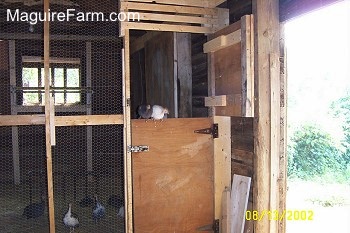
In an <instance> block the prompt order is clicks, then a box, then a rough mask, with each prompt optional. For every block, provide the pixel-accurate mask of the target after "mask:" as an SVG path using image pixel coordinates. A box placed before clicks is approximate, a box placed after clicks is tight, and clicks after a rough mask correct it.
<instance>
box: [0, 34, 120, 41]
mask: <svg viewBox="0 0 350 233" xmlns="http://www.w3.org/2000/svg"><path fill="white" fill-rule="evenodd" d="M19 39H22V40H42V39H43V36H42V34H32V33H1V34H0V40H19ZM50 40H51V41H53V40H58V41H70V40H74V41H77V40H80V41H117V40H119V39H118V37H115V36H83V35H50Z"/></svg>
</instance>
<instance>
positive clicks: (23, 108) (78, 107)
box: [13, 105, 87, 113]
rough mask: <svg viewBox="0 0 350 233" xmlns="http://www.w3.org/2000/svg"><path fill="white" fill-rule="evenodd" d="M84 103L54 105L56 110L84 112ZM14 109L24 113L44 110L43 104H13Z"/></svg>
mask: <svg viewBox="0 0 350 233" xmlns="http://www.w3.org/2000/svg"><path fill="white" fill-rule="evenodd" d="M86 107H87V106H86V105H69V106H61V105H58V106H56V107H55V110H56V112H82V113H83V112H86ZM13 108H14V110H15V111H17V112H18V113H20V112H21V113H24V112H30V113H33V112H37V113H42V112H44V111H45V109H44V108H45V107H44V106H22V105H15V106H13Z"/></svg>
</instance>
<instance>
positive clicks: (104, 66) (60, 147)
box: [0, 0, 124, 233]
mask: <svg viewBox="0 0 350 233" xmlns="http://www.w3.org/2000/svg"><path fill="white" fill-rule="evenodd" d="M50 2H51V5H50V11H51V12H67V9H73V10H74V11H75V12H85V13H86V12H102V13H103V14H104V15H105V16H106V17H107V16H108V15H109V14H110V13H111V12H117V11H118V1H114V0H113V1H105V2H101V1H79V0H76V1H73V0H72V1H69V0H67V1H54V0H51V1H50ZM9 9H10V10H11V11H12V12H14V11H15V10H16V9H19V10H20V12H28V13H30V12H42V11H43V5H42V2H40V1H34V2H33V1H26V0H23V1H7V0H5V1H1V2H0V11H1V21H0V23H1V24H0V69H1V72H0V77H1V79H0V88H1V91H0V95H1V99H2V102H1V104H0V114H1V115H16V114H17V115H28V114H33V115H36V114H43V113H44V107H43V105H44V103H45V96H44V92H43V84H44V79H43V77H44V71H43V63H42V57H43V55H44V42H43V40H42V38H43V37H42V35H43V22H40V21H38V22H37V23H36V24H30V23H29V22H28V21H27V22H26V21H8V20H7V19H6V18H5V17H6V12H7V11H8V10H9ZM118 32H119V29H118V22H111V21H109V22H101V21H96V20H91V19H90V20H85V22H84V21H78V20H77V19H76V18H75V19H74V18H70V20H69V21H67V20H64V21H54V22H50V38H51V40H50V57H51V59H50V80H51V87H52V89H53V90H54V91H53V93H52V96H53V97H54V101H55V115H56V116H75V115H105V114H123V107H122V102H123V100H122V98H123V96H122V55H121V49H122V46H123V43H122V40H121V39H120V38H118ZM11 72H12V73H11ZM13 73H15V75H13ZM0 158H1V160H0V172H1V176H0V183H1V187H3V188H2V189H0V201H1V203H3V204H2V206H1V207H0V232H4V233H5V232H11V233H15V232H35V233H40V232H49V220H48V200H47V196H48V194H47V172H46V169H47V168H46V149H45V127H44V126H43V125H35V126H16V127H8V126H6V127H0ZM52 165H53V185H54V208H55V212H54V213H55V224H56V225H55V228H56V232H69V231H70V230H71V229H69V227H67V226H66V224H65V223H64V217H65V215H66V213H67V212H68V208H69V204H71V211H72V212H73V213H74V216H75V215H76V216H77V217H78V220H79V227H78V228H75V231H76V232H124V217H123V214H124V212H123V208H122V207H123V203H124V180H123V179H124V170H123V167H124V165H123V126H122V125H95V126H67V127H56V146H54V147H52ZM96 200H97V201H96ZM97 204H100V205H101V206H102V207H103V208H102V209H104V211H103V214H101V212H99V213H97V215H96V214H95V215H94V214H93V211H94V210H95V209H96V206H98V205H97ZM99 207H100V206H99ZM26 208H27V212H28V213H30V214H29V215H30V218H28V219H27V216H26V213H25V212H26ZM100 209H101V208H100ZM33 213H34V214H33ZM95 213H96V212H95ZM23 214H24V215H23Z"/></svg>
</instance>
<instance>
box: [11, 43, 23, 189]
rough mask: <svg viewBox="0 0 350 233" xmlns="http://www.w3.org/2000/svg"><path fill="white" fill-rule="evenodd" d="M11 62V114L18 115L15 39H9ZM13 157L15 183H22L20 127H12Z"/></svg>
mask: <svg viewBox="0 0 350 233" xmlns="http://www.w3.org/2000/svg"><path fill="white" fill-rule="evenodd" d="M9 63H10V88H11V89H10V95H11V96H10V100H11V115H17V111H16V108H15V106H16V104H17V103H16V101H17V100H16V92H15V88H16V43H15V41H14V40H11V41H9ZM12 159H13V179H14V182H15V184H16V185H17V184H20V183H21V169H20V163H19V143H18V127H17V126H13V127H12Z"/></svg>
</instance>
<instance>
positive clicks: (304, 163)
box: [288, 124, 341, 179]
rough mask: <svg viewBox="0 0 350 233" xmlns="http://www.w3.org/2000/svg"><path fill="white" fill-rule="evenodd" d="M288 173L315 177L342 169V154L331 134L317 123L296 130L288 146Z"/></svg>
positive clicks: (304, 177) (309, 177)
mask: <svg viewBox="0 0 350 233" xmlns="http://www.w3.org/2000/svg"><path fill="white" fill-rule="evenodd" d="M288 152H289V153H288V155H289V158H288V162H289V167H288V173H289V175H290V176H291V177H298V178H302V179H313V178H316V177H318V176H323V175H325V174H326V173H327V171H338V170H340V169H341V156H340V152H339V150H338V149H337V148H336V147H335V146H334V143H333V141H332V138H331V136H330V135H329V134H328V133H326V132H324V131H323V130H321V129H320V127H318V126H316V125H310V124H308V125H304V126H302V127H301V128H300V129H298V130H296V131H295V133H294V135H293V136H292V138H291V143H290V147H289V148H288Z"/></svg>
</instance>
